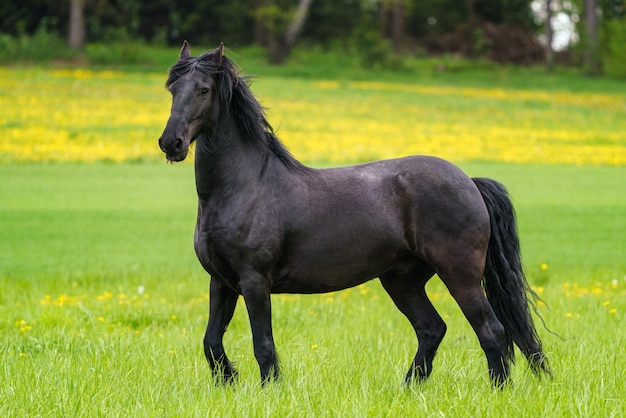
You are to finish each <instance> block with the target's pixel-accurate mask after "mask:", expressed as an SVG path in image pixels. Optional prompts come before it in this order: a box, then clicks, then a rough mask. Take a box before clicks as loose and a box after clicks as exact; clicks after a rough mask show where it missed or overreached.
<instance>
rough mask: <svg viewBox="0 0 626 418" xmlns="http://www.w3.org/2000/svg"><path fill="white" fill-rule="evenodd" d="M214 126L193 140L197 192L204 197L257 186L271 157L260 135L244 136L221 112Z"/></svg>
mask: <svg viewBox="0 0 626 418" xmlns="http://www.w3.org/2000/svg"><path fill="white" fill-rule="evenodd" d="M214 126H216V128H215V129H212V130H209V131H207V132H205V133H203V134H201V135H200V136H199V137H198V139H197V140H196V152H195V170H196V188H197V191H198V196H200V197H205V198H206V197H208V196H211V195H215V194H219V193H221V192H224V191H227V192H228V193H233V192H236V191H241V190H245V189H246V188H254V187H258V185H259V183H260V182H262V181H263V178H264V176H263V173H264V172H265V169H266V168H267V167H268V165H270V163H271V160H272V159H277V157H276V156H274V155H273V154H272V153H271V151H270V150H269V149H268V148H267V146H265V144H264V142H263V141H262V140H261V139H260V138H244V137H243V135H242V133H241V132H240V129H239V128H238V127H237V125H236V123H235V122H234V121H233V119H232V117H230V116H229V115H228V114H227V115H222V116H221V117H220V118H219V120H218V123H216V124H215V125H214Z"/></svg>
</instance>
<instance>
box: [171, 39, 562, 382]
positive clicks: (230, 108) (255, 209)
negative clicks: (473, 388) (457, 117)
mask: <svg viewBox="0 0 626 418" xmlns="http://www.w3.org/2000/svg"><path fill="white" fill-rule="evenodd" d="M166 87H167V89H168V90H169V91H170V92H171V94H172V108H171V115H170V117H169V120H168V121H167V125H166V127H165V130H164V131H163V135H162V136H161V138H160V139H159V145H160V147H161V149H162V151H163V152H164V153H165V154H166V158H167V160H168V161H170V162H175V161H182V160H184V159H185V158H186V156H187V153H188V148H189V146H190V144H191V143H192V142H194V141H195V143H196V145H195V177H196V187H197V193H198V218H197V225H196V230H195V237H194V244H195V245H194V246H195V251H196V254H197V256H198V259H199V260H200V263H201V264H202V266H203V267H204V268H205V269H206V271H207V272H208V273H209V274H210V275H211V283H210V313H209V322H208V326H207V329H206V334H205V337H204V352H205V354H206V358H207V360H208V362H209V364H210V366H211V368H212V370H213V373H214V375H215V376H216V378H217V379H218V381H225V382H228V381H230V380H231V379H233V378H234V377H235V376H236V374H237V372H236V370H235V368H234V367H233V365H232V363H231V362H230V361H229V359H228V357H227V356H226V353H225V351H224V346H223V344H222V339H223V335H224V333H225V331H226V328H227V326H228V324H229V322H230V321H231V319H232V317H233V313H234V310H235V306H236V303H237V299H238V297H239V296H240V295H241V296H243V298H244V299H245V302H246V308H247V310H248V315H249V319H250V324H251V329H252V337H253V344H254V354H255V357H256V359H257V361H258V364H259V367H260V372H261V381H262V382H263V383H265V382H266V381H268V380H271V379H274V378H276V377H278V372H279V368H278V361H277V356H276V349H275V346H274V339H273V336H272V318H271V304H270V294H271V293H322V292H331V291H337V290H341V289H345V288H349V287H352V286H356V285H359V284H361V283H364V282H367V281H369V280H372V279H374V278H379V279H380V281H381V283H382V285H383V287H384V289H385V290H386V291H387V293H388V294H389V296H390V297H391V299H392V300H393V302H394V303H395V305H396V306H397V307H398V309H399V310H400V311H401V312H402V313H403V314H404V315H405V316H406V317H407V318H408V320H409V321H410V322H411V325H412V326H413V328H414V329H415V332H416V334H417V338H418V350H417V353H416V355H415V358H414V359H413V362H412V364H411V366H410V368H409V371H408V373H407V375H406V381H407V382H411V381H413V380H415V379H419V380H422V379H425V378H426V377H428V376H429V374H430V373H431V371H432V362H433V358H434V357H435V353H436V351H437V348H438V346H439V343H440V342H441V340H442V338H443V337H444V334H445V332H446V324H445V323H444V321H443V319H442V318H441V316H440V315H439V314H438V313H437V311H436V310H435V308H434V307H433V305H432V304H431V302H430V300H429V299H428V296H427V294H426V292H425V288H424V287H425V285H426V282H428V280H429V279H430V278H431V277H432V276H434V275H435V274H437V275H438V276H439V277H440V279H441V280H442V281H443V282H444V283H445V285H446V286H447V288H448V290H449V292H450V294H451V295H452V296H453V297H454V299H455V300H456V302H457V303H458V305H459V306H460V307H461V310H462V311H463V314H464V315H465V317H466V318H467V320H468V321H469V323H470V324H471V326H472V328H473V329H474V331H475V332H476V335H477V336H478V339H479V341H480V345H481V347H482V349H483V350H484V352H485V355H486V357H487V363H488V367H489V374H490V377H491V380H492V382H493V383H494V384H495V385H497V386H500V385H502V384H504V383H505V382H506V381H507V378H508V375H509V363H510V362H511V361H512V360H514V345H517V346H518V347H519V349H520V351H521V352H522V353H523V354H524V355H525V356H526V358H527V359H528V362H529V363H530V367H531V368H532V369H533V370H534V371H535V372H536V373H537V374H541V372H546V373H548V374H549V373H550V372H549V368H548V362H547V358H546V356H545V354H544V353H543V350H542V344H541V340H540V339H539V336H538V335H537V331H536V329H535V326H534V324H533V319H532V316H531V311H530V307H531V306H532V301H531V299H530V297H529V296H532V295H533V293H532V291H531V289H530V288H529V285H528V283H527V281H526V278H525V276H524V273H523V270H522V263H521V257H520V247H519V239H518V235H517V230H516V223H515V214H514V209H513V206H512V203H511V200H510V198H509V195H508V193H507V191H506V189H505V188H504V187H503V186H502V185H501V184H500V183H498V182H496V181H494V180H491V179H485V178H473V179H472V178H469V177H468V176H467V175H466V174H464V173H463V172H462V171H461V170H460V169H459V168H457V167H456V166H454V165H453V164H451V163H449V162H447V161H444V160H442V159H439V158H435V157H428V156H412V157H406V158H399V159H392V160H383V161H375V162H371V163H367V164H360V165H355V166H350V167H341V168H328V169H314V168H310V167H306V166H304V165H303V164H301V163H300V162H298V161H297V160H296V159H295V158H294V157H293V156H292V155H291V154H289V152H288V151H287V150H286V149H285V148H284V147H283V145H282V144H281V142H280V141H279V139H278V138H277V137H276V135H275V134H274V131H273V129H272V127H271V125H270V124H269V122H268V121H267V119H266V117H265V114H264V111H263V107H262V106H261V105H260V104H259V102H258V101H257V100H256V98H255V97H254V95H253V94H252V92H251V91H250V88H249V85H248V83H247V81H246V79H245V78H243V77H241V76H240V75H239V72H238V69H237V67H236V66H235V64H234V63H233V62H232V61H231V60H230V59H229V58H228V57H226V56H225V55H224V48H223V45H220V47H219V48H217V49H216V50H214V51H210V52H207V53H204V54H203V55H200V56H197V57H196V56H191V54H190V49H189V44H187V42H185V43H184V44H183V47H182V50H181V52H180V57H179V60H178V61H177V62H176V63H175V64H174V65H173V66H172V67H171V69H170V72H169V77H168V80H167V83H166Z"/></svg>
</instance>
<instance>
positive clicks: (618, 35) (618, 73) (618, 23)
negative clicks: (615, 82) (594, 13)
mask: <svg viewBox="0 0 626 418" xmlns="http://www.w3.org/2000/svg"><path fill="white" fill-rule="evenodd" d="M600 42H601V55H602V65H603V67H604V73H605V74H606V75H608V76H611V77H616V78H626V65H625V63H626V48H624V46H625V45H626V17H620V18H613V19H607V20H606V21H604V22H603V24H602V31H601V41H600Z"/></svg>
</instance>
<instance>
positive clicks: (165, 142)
mask: <svg viewBox="0 0 626 418" xmlns="http://www.w3.org/2000/svg"><path fill="white" fill-rule="evenodd" d="M159 147H160V148H161V151H163V152H164V153H165V158H167V161H170V162H179V161H183V160H184V159H185V158H186V157H187V152H188V150H189V144H187V143H186V142H185V141H184V140H183V139H182V138H166V137H164V136H162V137H161V138H159Z"/></svg>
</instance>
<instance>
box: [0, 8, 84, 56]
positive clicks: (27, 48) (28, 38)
mask: <svg viewBox="0 0 626 418" xmlns="http://www.w3.org/2000/svg"><path fill="white" fill-rule="evenodd" d="M75 55H76V52H74V51H72V50H70V49H69V48H68V47H67V45H66V44H65V40H64V39H62V38H61V37H59V36H58V35H56V34H54V33H53V32H50V31H49V30H48V24H47V21H46V19H42V20H41V23H40V24H39V26H38V28H37V30H36V31H35V33H33V34H32V35H26V34H25V33H21V34H19V35H17V36H10V35H7V34H0V62H3V63H10V62H14V61H32V62H45V61H50V60H53V59H63V58H70V57H73V56H75Z"/></svg>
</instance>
